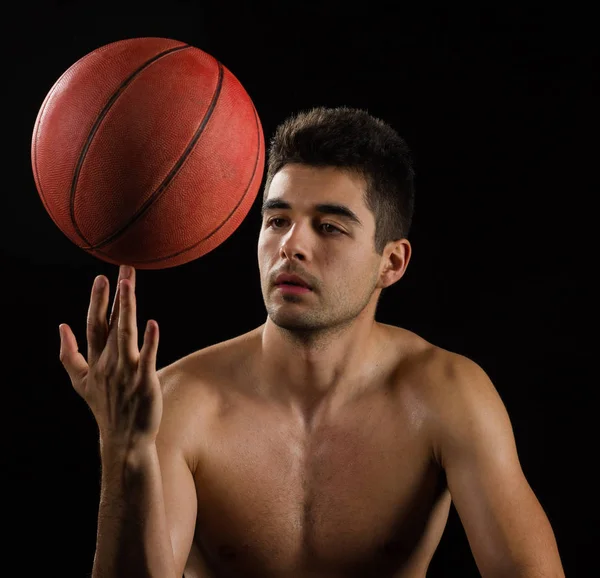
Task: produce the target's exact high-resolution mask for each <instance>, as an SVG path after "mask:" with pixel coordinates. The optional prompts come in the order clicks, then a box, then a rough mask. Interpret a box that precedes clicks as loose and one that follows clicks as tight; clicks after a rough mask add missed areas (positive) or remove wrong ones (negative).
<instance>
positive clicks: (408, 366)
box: [386, 326, 493, 405]
mask: <svg viewBox="0 0 600 578" xmlns="http://www.w3.org/2000/svg"><path fill="white" fill-rule="evenodd" d="M386 327H387V328H389V329H388V330H389V331H390V332H391V335H392V336H393V338H394V343H395V349H396V351H397V354H398V365H397V368H398V369H397V375H398V381H399V383H400V384H404V383H406V384H410V387H411V390H412V391H413V393H415V394H418V395H419V396H420V397H422V399H423V401H427V402H428V403H429V404H432V403H434V404H436V405H438V404H441V405H445V404H446V403H447V402H448V401H449V400H450V399H451V398H453V399H457V398H462V397H464V398H466V399H468V398H471V397H472V396H473V395H474V394H476V391H477V390H480V389H481V388H483V389H486V388H490V387H492V388H493V386H492V384H491V382H490V381H489V378H488V377H487V375H486V373H485V371H484V370H483V369H482V368H481V366H480V365H478V364H477V363H476V362H475V361H473V360H472V359H470V358H468V357H466V356H464V355H461V354H459V353H456V352H453V351H450V350H448V349H444V348H443V347H440V346H438V345H435V344H433V343H431V342H429V341H427V340H426V339H424V338H423V337H421V336H419V335H417V334H416V333H413V332H412V331H409V330H407V329H403V328H400V327H394V326H386Z"/></svg>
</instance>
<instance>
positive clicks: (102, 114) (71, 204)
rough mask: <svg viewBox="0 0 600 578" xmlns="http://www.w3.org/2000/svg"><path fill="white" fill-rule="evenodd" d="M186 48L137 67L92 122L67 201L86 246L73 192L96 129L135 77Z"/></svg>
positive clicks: (160, 54) (187, 45)
mask: <svg viewBox="0 0 600 578" xmlns="http://www.w3.org/2000/svg"><path fill="white" fill-rule="evenodd" d="M188 48H191V46H190V45H189V44H184V45H183V46H176V47H175V48H169V50H164V51H163V52H160V53H158V54H157V55H156V56H153V57H152V58H150V59H149V60H147V61H146V62H144V63H143V64H142V65H141V66H139V67H138V68H137V69H136V70H134V71H133V72H132V73H131V74H130V75H129V76H128V77H127V78H126V79H125V80H124V81H123V82H122V83H121V85H120V86H119V87H118V88H117V89H116V90H115V92H114V93H113V94H112V96H111V97H110V98H109V99H108V102H107V103H106V104H105V105H104V108H103V109H102V110H101V111H100V114H99V115H98V117H97V118H96V121H95V122H94V125H93V126H92V128H91V130H90V133H89V134H88V137H87V139H86V141H85V144H84V145H83V148H82V149H81V154H80V155H79V159H78V160H77V165H76V166H75V173H74V174H73V180H72V181H71V194H70V199H69V209H70V214H71V223H72V225H73V228H74V229H75V232H76V233H77V234H78V235H79V237H80V238H81V240H82V241H84V242H85V243H87V244H88V245H90V242H89V240H88V239H86V238H85V236H84V234H83V233H82V232H81V229H80V228H79V226H78V225H77V221H76V220H75V191H76V190H77V183H78V181H79V174H80V172H81V167H82V166H83V162H84V160H85V157H86V155H87V152H88V150H89V148H90V145H91V144H92V141H93V140H94V137H95V136H96V133H97V132H98V129H99V128H100V125H101V124H102V121H103V120H104V118H105V117H106V115H107V114H108V111H109V110H110V109H111V108H112V106H113V105H114V104H115V102H116V101H117V99H118V98H119V96H121V94H122V93H123V91H124V90H125V89H126V88H127V86H129V85H130V84H131V83H132V82H133V80H134V79H135V77H136V76H138V75H139V74H140V73H141V72H142V71H143V70H144V69H146V68H148V66H150V65H151V64H153V63H154V62H156V61H157V60H159V59H161V58H164V57H165V56H167V55H169V54H171V53H173V52H178V51H180V50H186V49H188ZM90 248H91V246H88V247H84V249H90Z"/></svg>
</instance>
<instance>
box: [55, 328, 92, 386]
mask: <svg viewBox="0 0 600 578" xmlns="http://www.w3.org/2000/svg"><path fill="white" fill-rule="evenodd" d="M58 332H59V334H60V353H59V359H60V362H61V363H62V364H63V366H64V368H65V369H66V370H67V373H68V374H69V377H70V378H71V382H72V384H73V387H75V389H76V390H77V388H78V386H79V382H80V381H81V380H82V378H83V377H85V376H86V375H87V372H88V364H87V361H86V360H85V357H83V355H81V353H79V348H78V347H77V339H75V335H74V334H73V332H72V331H71V328H70V327H69V326H68V325H67V324H66V323H61V324H60V325H59V326H58ZM77 393H80V392H79V391H77Z"/></svg>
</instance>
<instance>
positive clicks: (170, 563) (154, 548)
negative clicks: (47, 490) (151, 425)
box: [92, 372, 197, 578]
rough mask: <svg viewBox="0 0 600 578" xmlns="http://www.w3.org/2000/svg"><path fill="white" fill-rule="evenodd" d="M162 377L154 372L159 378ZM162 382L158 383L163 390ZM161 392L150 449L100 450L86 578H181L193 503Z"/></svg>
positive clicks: (168, 400) (169, 398) (167, 395)
mask: <svg viewBox="0 0 600 578" xmlns="http://www.w3.org/2000/svg"><path fill="white" fill-rule="evenodd" d="M161 373H162V372H159V376H161ZM164 381H165V380H164V378H161V382H163V386H164ZM173 397H174V396H173V395H172V391H170V388H166V389H165V391H164V395H163V418H162V421H161V425H160V430H159V433H158V436H157V439H156V443H155V444H152V445H149V446H147V447H144V448H143V449H141V448H136V450H135V451H134V452H129V453H123V452H122V451H120V450H118V449H116V448H111V447H103V448H101V458H102V487H101V496H100V508H99V514H98V533H97V543H96V555H95V558H94V568H93V573H92V578H117V577H120V576H123V577H125V576H127V578H181V576H182V575H183V570H184V567H185V564H186V561H187V557H188V554H189V551H190V546H191V543H192V539H193V535H194V526H195V522H196V508H197V499H196V491H195V485H194V480H193V476H192V473H191V471H190V468H189V465H188V463H187V461H186V459H185V457H184V455H183V451H182V449H181V447H180V446H179V445H178V437H179V435H180V432H179V430H178V427H177V426H178V425H180V424H178V423H177V419H176V416H175V415H173V414H174V413H175V412H174V411H173V405H174V403H173Z"/></svg>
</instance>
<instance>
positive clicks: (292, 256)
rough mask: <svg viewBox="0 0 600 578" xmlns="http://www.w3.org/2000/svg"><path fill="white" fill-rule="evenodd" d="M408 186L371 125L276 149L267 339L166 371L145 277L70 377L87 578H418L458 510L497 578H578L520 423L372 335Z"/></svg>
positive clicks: (456, 371) (97, 290) (282, 131)
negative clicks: (92, 529) (523, 450)
mask: <svg viewBox="0 0 600 578" xmlns="http://www.w3.org/2000/svg"><path fill="white" fill-rule="evenodd" d="M413 197H414V193H413V169H412V166H411V162H410V159H409V153H408V150H407V148H406V145H405V143H404V141H403V140H402V139H401V138H400V137H399V136H398V135H397V134H396V133H395V131H394V130H393V129H392V128H390V127H389V126H387V125H386V124H384V123H383V122H381V121H379V120H377V119H374V118H373V117H371V116H370V115H368V114H367V113H366V112H364V111H360V110H355V109H347V108H338V109H323V108H321V109H315V110H312V111H310V112H308V113H302V114H299V115H297V116H295V117H293V118H290V119H288V120H287V121H286V122H285V123H283V124H282V125H281V126H280V127H279V128H278V130H277V131H276V134H275V136H274V139H273V141H272V142H271V147H270V151H269V164H268V172H267V179H266V185H265V191H264V198H263V202H264V203H263V220H262V225H261V231H260V235H259V238H258V261H259V269H260V278H261V287H262V294H263V298H264V302H265V306H266V309H267V313H268V316H267V320H266V322H265V323H264V324H263V325H261V326H260V327H257V328H256V329H254V330H252V331H250V332H249V333H246V334H244V335H240V336H238V337H236V338H234V339H231V340H228V341H225V342H223V343H219V344H216V345H213V346H211V347H208V348H206V349H203V350H201V351H198V352H195V353H193V354H190V355H188V356H186V357H184V358H183V359H180V360H178V361H176V362H174V363H172V364H171V365H169V366H167V367H164V368H162V369H161V370H160V371H158V372H157V371H156V353H157V347H158V325H157V323H156V322H155V321H149V322H148V324H147V329H146V332H145V335H144V337H143V346H142V348H141V350H138V335H137V325H136V305H135V296H134V293H135V271H134V270H133V269H132V268H130V267H125V266H122V267H121V268H120V274H119V283H118V286H117V291H116V294H115V301H114V304H113V308H112V313H111V318H110V320H109V322H108V323H107V320H106V314H107V308H108V302H109V286H108V280H107V279H106V278H105V277H103V276H99V277H97V278H96V280H95V283H94V287H93V290H92V296H91V300H90V307H89V312H88V325H87V327H88V330H87V339H88V357H87V361H86V360H85V358H84V357H83V356H82V355H81V353H79V352H78V350H77V343H76V340H75V336H74V335H73V333H72V331H71V330H70V328H69V327H68V326H67V325H64V324H63V325H62V326H61V352H60V359H61V361H62V363H63V365H64V366H65V368H66V370H67V372H68V373H69V376H70V377H71V381H72V384H73V386H74V388H75V390H76V391H77V392H78V393H79V394H80V395H81V396H82V397H83V398H84V399H85V401H86V402H87V403H88V405H89V406H90V408H91V409H92V412H93V413H94V416H95V418H96V420H97V422H98V426H99V431H100V447H101V459H102V490H101V501H100V511H99V518H98V538H97V549H96V556H95V560H94V569H93V577H94V578H120V577H123V578H125V577H127V578H137V577H139V578H142V577H143V578H147V577H155V578H176V577H179V576H181V575H182V573H183V572H184V571H185V577H186V578H202V577H208V576H212V577H216V578H229V577H242V576H243V577H244V578H280V577H281V578H283V577H285V578H305V577H306V578H308V577H310V578H334V577H335V578H346V577H348V578H350V577H377V578H385V577H400V576H402V577H424V576H425V574H426V571H427V568H428V565H429V562H430V560H431V558H432V555H433V553H434V551H435V549H436V547H437V545H438V542H439V540H440V537H441V535H442V533H443V530H444V526H445V524H446V520H447V516H448V510H449V507H450V503H451V501H453V502H454V504H455V506H456V509H457V511H458V513H459V515H460V518H461V521H462V523H463V525H464V528H465V531H466V534H467V537H468V540H469V543H470V546H471V549H472V552H473V555H474V558H475V560H476V563H477V566H478V568H479V570H480V571H481V574H482V576H484V577H500V576H510V577H514V578H516V577H531V578H533V577H536V578H538V577H541V576H544V577H545V578H550V577H559V576H564V573H563V569H562V566H561V561H560V557H559V553H558V550H557V545H556V541H555V538H554V534H553V531H552V528H551V526H550V524H549V522H548V519H547V517H546V515H545V514H544V511H543V510H542V508H541V506H540V504H539V502H538V500H537V499H536V497H535V495H534V493H533V492H532V490H531V488H530V486H529V484H528V483H527V480H526V479H525V477H524V475H523V472H522V470H521V466H520V464H519V460H518V457H517V451H516V448H515V441H514V437H513V433H512V430H511V425H510V421H509V418H508V416H507V413H506V410H505V407H504V405H503V403H502V401H501V400H500V397H499V396H498V394H497V392H496V390H495V388H494V386H493V385H492V383H490V380H489V379H488V377H487V376H486V374H485V373H484V371H483V370H482V369H481V368H480V367H479V366H478V365H476V364H475V363H474V362H473V361H471V360H469V359H467V358H465V357H463V356H460V355H457V354H455V353H452V352H449V351H446V350H443V349H441V348H439V347H436V346H435V345H433V344H431V343H428V342H427V341H425V340H424V339H422V338H421V337H419V336H417V335H415V334H414V333H412V332H410V331H407V330H404V329H401V328H398V327H394V326H391V325H386V324H384V323H379V322H376V321H375V311H376V306H377V302H378V298H379V296H380V295H381V292H382V290H383V289H385V288H386V287H389V286H390V285H392V284H393V283H395V282H396V281H398V280H399V279H400V278H401V277H402V275H403V274H404V272H405V271H406V267H407V265H408V262H409V260H410V256H411V245H410V243H409V241H408V240H407V235H408V231H409V228H410V222H411V217H412V211H413Z"/></svg>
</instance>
